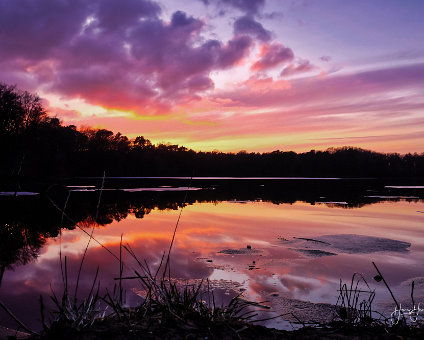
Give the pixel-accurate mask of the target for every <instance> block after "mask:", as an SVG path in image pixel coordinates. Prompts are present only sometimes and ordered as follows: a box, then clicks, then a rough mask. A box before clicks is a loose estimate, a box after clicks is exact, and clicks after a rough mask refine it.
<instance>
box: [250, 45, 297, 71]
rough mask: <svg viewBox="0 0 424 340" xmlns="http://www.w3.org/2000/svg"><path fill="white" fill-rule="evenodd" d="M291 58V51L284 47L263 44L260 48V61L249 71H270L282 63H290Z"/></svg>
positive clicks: (292, 55) (292, 56)
mask: <svg viewBox="0 0 424 340" xmlns="http://www.w3.org/2000/svg"><path fill="white" fill-rule="evenodd" d="M293 58H294V54H293V51H292V50H291V49H290V48H288V47H284V45H283V44H281V43H273V44H264V45H263V46H262V50H261V56H260V59H259V60H258V61H257V62H255V63H254V64H253V65H252V67H251V70H252V71H262V70H266V69H270V68H273V67H275V66H278V65H281V64H283V63H287V62H290V61H291V60H293Z"/></svg>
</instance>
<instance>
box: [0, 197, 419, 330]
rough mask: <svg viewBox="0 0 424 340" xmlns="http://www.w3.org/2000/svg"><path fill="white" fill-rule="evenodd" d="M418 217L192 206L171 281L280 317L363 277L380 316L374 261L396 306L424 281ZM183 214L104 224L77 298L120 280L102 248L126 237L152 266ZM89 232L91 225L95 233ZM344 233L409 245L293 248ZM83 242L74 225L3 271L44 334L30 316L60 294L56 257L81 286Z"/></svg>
mask: <svg viewBox="0 0 424 340" xmlns="http://www.w3.org/2000/svg"><path fill="white" fill-rule="evenodd" d="M422 210H424V205H423V203H422V201H414V202H407V201H397V202H390V201H387V202H380V203H375V204H369V205H365V206H363V207H361V208H349V209H347V208H343V207H341V206H339V207H336V206H334V205H333V206H330V205H328V204H315V205H311V204H309V203H303V202H297V203H294V204H272V203H270V202H262V201H256V202H217V203H194V204H191V205H188V206H186V207H185V208H184V209H183V211H182V215H181V219H180V222H179V224H178V228H177V231H176V238H175V242H174V245H173V248H172V252H171V270H172V277H174V278H177V279H181V280H195V279H199V280H200V279H206V278H209V280H210V281H211V284H212V285H215V287H216V288H220V290H219V292H221V293H223V294H230V292H231V294H233V295H234V294H238V293H240V292H242V291H243V295H244V297H245V298H246V299H250V300H254V301H264V300H268V301H269V302H268V305H270V307H271V308H274V309H275V310H276V312H287V310H281V309H284V308H285V306H286V307H287V303H286V302H287V301H286V300H284V301H285V304H283V303H282V302H281V300H280V302H279V300H278V299H299V300H303V301H310V302H326V303H331V304H334V303H336V300H337V296H338V293H337V289H338V287H339V282H340V279H342V280H343V281H349V280H350V279H351V277H352V274H353V273H355V272H358V273H361V274H363V275H364V277H365V278H366V279H367V280H368V282H370V283H371V285H372V287H373V289H374V288H375V289H376V290H377V300H378V301H379V302H380V303H381V306H383V307H382V308H383V309H384V308H386V307H387V305H388V304H389V303H390V299H389V294H388V293H387V292H386V291H385V289H384V287H383V286H382V285H381V284H377V283H376V282H373V280H372V277H373V276H374V275H375V274H376V273H375V269H374V268H373V267H372V264H371V262H372V261H374V262H376V263H377V264H378V266H379V268H380V269H381V270H382V272H383V273H384V275H385V278H386V280H387V281H388V282H389V283H390V286H391V288H392V289H393V290H394V291H395V293H396V294H398V295H399V296H401V298H400V299H402V296H405V297H406V296H407V294H408V292H409V290H408V289H409V288H408V287H407V285H406V284H405V281H407V280H408V279H411V278H415V277H422V276H423V269H424V264H423V263H422V260H421V259H422V258H423V252H424V238H423V237H422V235H423V234H422V227H423V215H422V214H420V213H419V211H422ZM179 214H180V210H173V209H169V210H158V209H153V210H152V211H151V212H150V213H149V214H147V215H144V217H143V218H141V219H140V218H136V217H135V215H134V214H129V215H128V216H127V217H126V218H125V219H121V220H119V221H116V220H115V221H113V222H112V223H110V224H107V225H104V226H97V225H95V226H94V233H93V236H94V238H95V241H94V240H91V241H90V246H89V249H88V252H87V256H86V258H85V262H84V266H83V271H82V278H81V281H80V289H79V292H80V293H81V295H83V294H84V292H86V291H88V289H89V288H90V286H91V284H92V280H93V277H94V273H95V271H96V268H97V267H99V268H100V280H101V287H102V288H103V289H106V288H107V289H109V290H112V289H113V284H114V280H113V278H115V277H117V276H119V263H118V261H117V260H116V258H114V257H113V256H112V255H111V254H110V253H108V252H107V251H106V250H105V249H104V248H102V247H101V246H100V245H99V244H98V243H97V242H99V243H101V244H102V245H103V246H105V247H107V248H108V249H109V250H110V251H111V252H112V253H113V254H115V255H116V256H119V245H120V237H121V234H122V235H123V244H129V245H130V246H131V248H132V249H133V250H134V252H135V253H136V254H137V257H138V258H139V259H146V261H147V263H149V265H150V266H151V268H153V269H155V268H156V267H157V266H158V265H159V263H160V260H161V258H162V255H163V254H164V253H166V252H167V251H168V249H169V245H170V241H171V238H172V234H173V232H174V228H175V226H176V222H177V220H178V215H179ZM90 228H91V226H89V224H86V229H85V230H86V231H87V232H89V233H90V232H91V229H90ZM339 234H343V235H345V234H356V235H365V236H372V237H379V238H388V239H393V240H398V241H403V242H409V243H411V246H410V247H409V248H408V249H406V251H389V250H385V251H379V252H371V253H369V252H367V249H363V251H361V252H358V253H346V252H337V255H333V256H318V257H313V256H309V255H308V254H305V253H302V252H300V251H298V250H296V244H292V243H290V242H292V241H293V240H295V238H308V239H314V238H317V237H320V236H323V235H339ZM87 242H88V236H87V234H85V233H83V232H82V231H81V230H80V229H78V228H77V229H74V230H63V232H62V237H61V238H60V237H56V238H51V239H48V240H47V243H46V245H45V246H44V247H43V248H42V249H41V253H40V256H39V257H38V259H37V260H36V261H35V262H32V263H30V264H27V265H25V266H18V267H16V268H15V270H14V271H12V270H6V272H5V275H4V277H3V281H2V284H1V287H0V296H1V299H2V301H3V302H4V303H6V304H7V305H8V306H11V309H12V310H14V311H15V313H16V314H17V315H20V316H21V317H22V319H23V320H25V322H27V323H28V324H29V325H31V326H32V327H34V328H38V327H39V321H38V319H39V317H35V318H34V315H39V306H38V296H39V295H40V294H41V295H45V296H46V295H49V294H50V293H51V292H50V284H51V285H52V287H53V289H54V290H55V291H59V292H60V290H61V278H60V265H59V264H60V262H59V250H60V249H61V250H62V257H64V256H66V257H67V264H68V273H69V277H70V278H71V279H72V280H74V281H75V279H76V274H77V271H78V267H79V264H80V261H81V257H82V254H83V252H84V249H85V247H86V245H87ZM305 242H306V243H305ZM303 243H304V244H307V247H309V248H311V249H313V248H314V242H309V243H310V246H309V243H308V242H307V241H304V242H303ZM249 248H250V249H249ZM223 251H224V252H223ZM231 251H232V253H231ZM123 260H124V262H125V265H126V266H125V269H124V276H132V275H133V271H132V269H134V268H136V266H137V265H136V263H135V261H134V260H133V259H132V258H131V257H130V256H129V254H128V253H127V252H125V251H123ZM71 285H72V283H71ZM126 288H127V303H129V304H133V305H134V304H136V303H138V302H140V301H141V300H140V298H139V297H138V296H137V295H136V294H134V292H135V291H137V290H138V289H140V286H139V284H138V283H137V282H136V281H134V280H127V282H126ZM421 288H423V287H421ZM421 290H422V289H421ZM417 294H418V295H419V294H420V291H419V290H417ZM421 294H422V293H421ZM418 295H417V297H416V299H418V298H419V296H418ZM422 295H424V294H422ZM46 300H47V299H46ZM290 306H291V305H289V307H288V308H292V307H290ZM384 306H386V307H384ZM279 309H280V310H279ZM1 318H2V324H6V325H11V323H10V321H8V320H6V316H5V315H4V314H1ZM3 320H4V321H3Z"/></svg>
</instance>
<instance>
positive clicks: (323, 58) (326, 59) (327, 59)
mask: <svg viewBox="0 0 424 340" xmlns="http://www.w3.org/2000/svg"><path fill="white" fill-rule="evenodd" d="M320 59H321V60H322V61H325V62H326V63H328V62H330V61H331V57H330V56H329V55H323V56H322V57H321V58H320Z"/></svg>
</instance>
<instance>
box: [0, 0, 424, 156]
mask: <svg viewBox="0 0 424 340" xmlns="http://www.w3.org/2000/svg"><path fill="white" fill-rule="evenodd" d="M423 34H424V1H422V0H415V1H414V0H354V1H353V0H352V1H351V0H345V1H340V0H298V1H296V0H161V1H148V0H90V1H87V0H19V1H17V0H2V1H0V82H4V83H6V84H16V85H17V87H18V88H21V89H24V90H29V91H31V92H37V93H38V94H39V95H40V97H42V98H44V99H45V106H46V107H47V108H48V111H49V113H50V114H51V115H52V116H55V115H56V116H57V117H59V118H60V119H61V120H63V122H64V123H65V124H74V125H77V126H78V127H84V126H93V127H98V128H106V129H110V130H112V131H114V132H118V131H119V132H121V133H123V134H125V135H127V136H128V137H131V138H133V137H136V136H139V135H142V136H144V137H146V138H148V139H150V140H151V141H152V142H153V143H158V142H171V143H173V144H179V145H184V146H186V147H189V148H193V149H195V150H205V151H208V150H213V149H218V150H221V151H239V150H242V149H243V150H247V151H260V152H262V151H272V150H276V149H279V150H294V151H308V150H310V149H317V150H323V149H327V148H329V147H338V146H344V145H350V146H356V147H362V148H366V149H372V150H375V151H381V152H399V153H407V152H420V153H421V152H424V38H423Z"/></svg>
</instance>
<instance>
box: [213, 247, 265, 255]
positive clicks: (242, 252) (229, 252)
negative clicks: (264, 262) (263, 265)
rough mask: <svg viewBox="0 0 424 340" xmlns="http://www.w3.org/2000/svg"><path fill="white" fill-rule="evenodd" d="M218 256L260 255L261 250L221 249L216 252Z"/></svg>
mask: <svg viewBox="0 0 424 340" xmlns="http://www.w3.org/2000/svg"><path fill="white" fill-rule="evenodd" d="M218 253H219V254H227V255H250V254H257V253H262V250H259V249H252V248H240V249H223V250H221V251H219V252H218Z"/></svg>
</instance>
